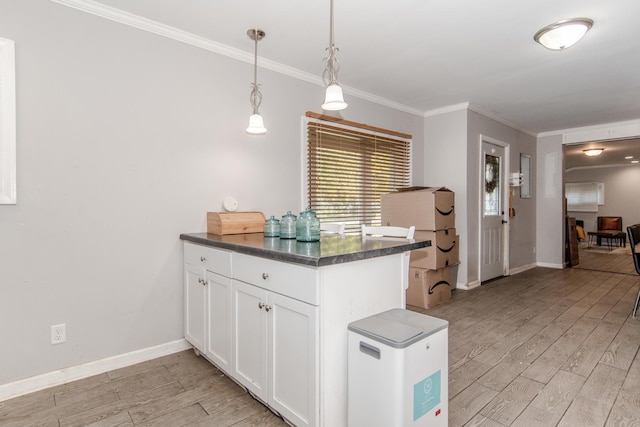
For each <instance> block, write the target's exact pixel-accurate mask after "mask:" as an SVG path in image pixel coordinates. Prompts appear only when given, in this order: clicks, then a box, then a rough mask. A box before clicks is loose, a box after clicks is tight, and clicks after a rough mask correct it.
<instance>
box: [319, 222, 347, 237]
mask: <svg viewBox="0 0 640 427" xmlns="http://www.w3.org/2000/svg"><path fill="white" fill-rule="evenodd" d="M344 228H345V223H344V222H321V223H320V231H321V232H326V233H329V234H339V235H341V236H342V235H344Z"/></svg>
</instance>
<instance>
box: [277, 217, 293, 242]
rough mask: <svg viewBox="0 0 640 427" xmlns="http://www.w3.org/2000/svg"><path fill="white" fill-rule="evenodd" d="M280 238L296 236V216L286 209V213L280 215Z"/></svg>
mask: <svg viewBox="0 0 640 427" xmlns="http://www.w3.org/2000/svg"><path fill="white" fill-rule="evenodd" d="M280 238H281V239H295V238H296V216H295V215H294V214H292V213H291V211H288V212H287V214H286V215H282V220H281V221H280Z"/></svg>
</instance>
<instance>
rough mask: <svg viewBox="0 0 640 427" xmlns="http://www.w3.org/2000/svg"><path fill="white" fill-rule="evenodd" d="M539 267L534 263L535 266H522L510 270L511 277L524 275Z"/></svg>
mask: <svg viewBox="0 0 640 427" xmlns="http://www.w3.org/2000/svg"><path fill="white" fill-rule="evenodd" d="M537 266H538V265H537V264H536V263H535V262H534V263H533V264H527V265H522V266H520V267H516V268H510V269H509V276H513V275H514V274H518V273H522V272H523V271H527V270H531V269H532V268H536V267H537Z"/></svg>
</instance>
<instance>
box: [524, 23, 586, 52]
mask: <svg viewBox="0 0 640 427" xmlns="http://www.w3.org/2000/svg"><path fill="white" fill-rule="evenodd" d="M592 26H593V21H592V20H591V19H589V18H574V19H566V20H564V21H560V22H556V23H554V24H551V25H547V26H546V27H544V28H542V29H541V30H540V31H538V32H537V33H536V34H535V36H533V39H534V40H535V41H537V42H538V43H540V44H541V45H542V46H544V47H546V48H547V49H551V50H563V49H566V48H568V47H571V46H573V45H574V44H576V43H577V42H578V41H579V40H580V39H581V38H582V37H583V36H584V35H585V34H586V33H587V31H589V29H591V27H592Z"/></svg>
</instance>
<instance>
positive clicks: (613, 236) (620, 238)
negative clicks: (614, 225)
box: [587, 230, 627, 250]
mask: <svg viewBox="0 0 640 427" xmlns="http://www.w3.org/2000/svg"><path fill="white" fill-rule="evenodd" d="M587 237H588V239H589V240H588V242H589V247H591V242H592V239H593V238H594V237H595V238H596V244H597V245H598V246H601V244H602V239H603V238H604V239H607V243H608V245H607V246H608V247H609V250H611V249H612V248H613V244H612V243H613V241H614V240H615V241H616V242H617V245H616V246H622V247H626V246H627V234H626V233H625V232H624V231H618V230H603V231H589V232H587Z"/></svg>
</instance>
